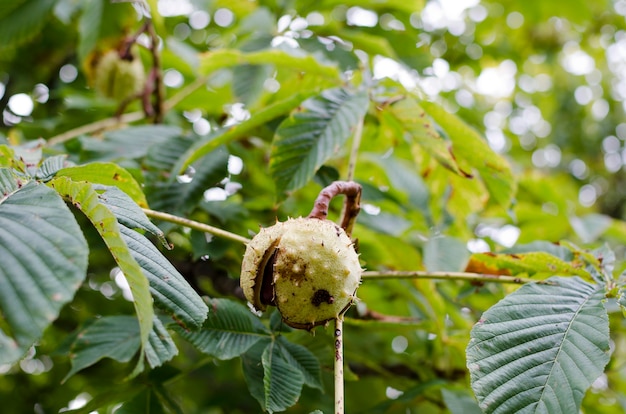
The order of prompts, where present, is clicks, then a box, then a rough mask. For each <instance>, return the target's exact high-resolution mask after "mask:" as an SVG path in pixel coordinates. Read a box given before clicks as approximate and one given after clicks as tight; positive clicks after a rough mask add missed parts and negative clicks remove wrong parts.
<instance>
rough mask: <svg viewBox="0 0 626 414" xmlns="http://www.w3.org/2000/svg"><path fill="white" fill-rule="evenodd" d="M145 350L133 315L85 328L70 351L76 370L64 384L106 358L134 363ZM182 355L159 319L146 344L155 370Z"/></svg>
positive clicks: (98, 321) (89, 325)
mask: <svg viewBox="0 0 626 414" xmlns="http://www.w3.org/2000/svg"><path fill="white" fill-rule="evenodd" d="M140 346H141V342H140V338H139V323H138V322H137V318H136V317H134V316H130V315H115V316H106V317H103V318H100V319H96V320H95V321H93V322H91V323H90V324H88V325H87V326H85V327H84V328H83V329H82V330H81V331H80V332H79V334H78V335H77V336H76V339H75V341H74V342H73V343H72V346H71V348H70V361H71V363H72V368H71V369H70V372H68V373H67V375H66V376H65V378H64V379H63V381H66V380H67V379H68V378H69V377H71V376H72V375H74V374H76V373H77V372H78V371H80V370H83V369H85V368H87V367H89V366H91V365H93V364H95V363H96V362H98V361H100V360H101V359H103V358H111V359H114V360H116V361H118V362H128V361H130V360H131V359H132V358H133V357H134V356H135V355H136V354H137V351H138V350H139V348H140ZM177 353H178V350H177V349H176V345H175V344H174V341H173V340H172V338H171V337H170V335H169V333H168V332H167V330H166V329H165V328H164V327H163V324H162V323H161V321H160V320H159V319H158V318H155V319H154V325H153V329H152V331H151V332H150V336H149V341H148V343H147V344H146V357H147V359H148V363H149V364H150V366H151V367H152V368H155V367H158V366H161V365H163V364H164V363H165V362H167V361H169V360H171V359H172V358H173V357H174V355H176V354H177Z"/></svg>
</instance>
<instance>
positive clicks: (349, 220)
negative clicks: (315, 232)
mask: <svg viewBox="0 0 626 414" xmlns="http://www.w3.org/2000/svg"><path fill="white" fill-rule="evenodd" d="M339 194H343V195H345V196H346V201H345V202H344V209H343V217H342V218H341V227H342V228H343V229H344V230H345V231H346V233H347V234H348V236H350V234H351V233H352V227H353V226H354V222H355V220H356V216H357V215H358V214H359V211H361V185H360V184H358V183H356V182H354V181H335V182H334V183H332V184H330V185H329V186H328V187H325V188H324V189H323V190H322V191H320V194H319V195H318V196H317V200H315V204H314V205H313V210H311V214H309V218H318V219H322V220H323V219H326V218H327V217H328V206H329V205H330V200H332V199H333V198H334V197H336V196H338V195H339Z"/></svg>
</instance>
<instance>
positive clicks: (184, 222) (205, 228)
mask: <svg viewBox="0 0 626 414" xmlns="http://www.w3.org/2000/svg"><path fill="white" fill-rule="evenodd" d="M142 210H143V212H144V213H145V214H146V215H147V216H148V217H152V218H155V219H159V220H163V221H167V222H170V223H174V224H179V225H181V226H184V227H189V228H190V229H194V230H198V231H202V232H204V233H210V234H213V235H214V236H217V237H223V238H225V239H229V240H233V241H236V242H239V243H243V244H248V243H249V242H250V239H248V238H245V237H243V236H240V235H238V234H235V233H231V232H229V231H226V230H222V229H220V228H218V227H213V226H209V225H208V224H204V223H200V222H199V221H194V220H189V219H187V218H184V217H179V216H175V215H173V214H169V213H164V212H162V211H155V210H150V209H147V208H144V209H142Z"/></svg>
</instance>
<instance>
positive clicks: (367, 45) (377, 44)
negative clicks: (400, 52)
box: [337, 29, 397, 59]
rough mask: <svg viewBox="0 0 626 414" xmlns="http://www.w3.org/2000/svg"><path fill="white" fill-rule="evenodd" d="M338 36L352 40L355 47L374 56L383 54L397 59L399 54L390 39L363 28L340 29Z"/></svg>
mask: <svg viewBox="0 0 626 414" xmlns="http://www.w3.org/2000/svg"><path fill="white" fill-rule="evenodd" d="M337 36H339V37H340V38H341V39H343V40H347V41H348V42H351V43H352V44H353V45H354V48H355V49H361V50H363V51H364V52H366V53H368V54H370V55H372V56H375V55H381V56H388V57H390V58H394V59H397V54H396V52H395V50H393V47H392V46H391V44H390V43H389V40H387V39H386V38H385V37H383V36H376V35H373V34H370V33H366V32H364V31H363V30H351V29H341V30H338V31H337Z"/></svg>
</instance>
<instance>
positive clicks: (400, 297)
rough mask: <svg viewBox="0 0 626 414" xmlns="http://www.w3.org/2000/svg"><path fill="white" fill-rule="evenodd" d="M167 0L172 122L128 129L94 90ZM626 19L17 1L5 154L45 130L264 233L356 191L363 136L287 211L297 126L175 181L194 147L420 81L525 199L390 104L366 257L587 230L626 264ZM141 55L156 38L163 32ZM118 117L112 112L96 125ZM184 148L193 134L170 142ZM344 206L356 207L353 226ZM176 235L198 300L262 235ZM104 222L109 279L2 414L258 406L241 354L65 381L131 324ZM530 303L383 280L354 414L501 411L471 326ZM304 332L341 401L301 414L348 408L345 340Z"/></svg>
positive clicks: (14, 370)
mask: <svg viewBox="0 0 626 414" xmlns="http://www.w3.org/2000/svg"><path fill="white" fill-rule="evenodd" d="M150 9H151V10H152V13H151V16H152V22H153V25H154V29H155V32H156V35H157V36H158V37H159V39H160V41H161V44H160V72H159V74H160V75H162V81H163V87H164V98H165V99H166V105H165V108H166V111H165V113H164V125H157V126H150V125H149V124H150V119H148V118H147V117H145V116H144V114H143V112H142V106H141V103H140V101H139V100H135V101H133V102H130V104H129V105H127V106H125V107H124V108H122V110H123V111H124V112H126V113H127V114H131V115H130V116H129V117H126V118H124V117H122V118H121V121H122V122H121V124H120V123H118V122H117V120H116V119H111V118H112V117H115V116H116V114H119V111H120V102H119V101H116V100H114V99H110V98H105V97H103V96H102V94H100V93H98V92H97V91H95V90H94V82H95V81H94V77H95V76H96V75H95V69H94V68H95V66H96V65H97V62H98V60H99V59H100V58H101V57H102V56H103V55H104V54H105V53H106V52H107V51H108V50H111V49H113V48H118V47H120V44H121V43H122V42H123V41H124V39H125V37H126V36H129V35H132V34H133V33H136V32H137V31H138V30H139V29H140V27H141V25H142V24H143V22H144V21H145V19H146V17H147V16H148V15H149V14H150V13H149V12H148V10H150ZM625 15H626V1H625V0H613V1H611V0H599V1H594V2H587V1H583V0H573V1H568V2H564V1H552V2H550V1H548V2H515V1H510V0H508V1H507V0H504V1H487V0H484V1H480V0H430V1H419V0H413V1H406V0H392V1H386V2H381V1H377V0H358V1H357V0H353V1H341V2H340V1H336V0H319V1H316V2H310V1H300V0H264V1H261V0H258V1H251V0H229V1H222V0H149V1H147V2H146V3H131V2H124V1H115V2H109V1H108V0H86V1H75V0H17V1H13V2H3V3H2V4H0V110H1V111H2V119H1V120H0V121H1V128H0V143H10V144H12V145H21V144H25V143H27V142H29V141H33V140H36V139H38V138H40V137H43V138H44V139H45V140H48V143H49V144H48V145H45V146H44V153H45V154H46V155H55V154H68V156H69V159H70V160H71V161H74V162H76V163H85V162H90V161H95V160H106V161H113V162H116V163H118V164H120V165H122V166H123V167H125V168H127V169H128V170H129V171H130V172H131V173H132V174H133V175H134V176H135V178H136V179H137V180H138V181H139V182H140V183H143V184H144V185H145V187H144V189H145V192H146V195H147V197H148V201H149V203H150V206H151V207H152V208H154V209H158V210H163V211H167V212H170V213H174V214H178V215H183V216H186V217H190V218H193V219H195V220H199V221H202V222H206V223H209V224H212V225H214V226H217V227H221V228H224V229H226V230H228V231H230V232H233V233H237V234H241V235H245V236H250V235H252V234H254V232H255V231H257V229H258V227H259V225H262V226H267V225H270V224H272V223H273V222H274V221H275V220H276V219H277V218H278V219H280V220H284V219H285V218H286V217H288V216H299V215H305V214H307V213H308V212H309V210H310V208H311V204H312V201H313V200H314V198H315V196H316V194H317V192H318V191H319V190H320V189H321V186H322V185H325V184H327V183H329V182H330V181H332V180H334V179H337V178H343V177H345V174H346V171H347V159H348V154H349V148H348V146H346V148H339V149H338V153H337V156H336V157H334V158H333V159H332V160H331V161H330V162H328V163H327V164H326V165H325V166H324V167H323V168H322V169H320V170H319V171H318V173H317V174H316V176H315V179H314V180H312V181H311V182H310V183H308V184H307V185H306V186H304V187H303V188H301V189H299V190H297V191H295V192H293V193H292V194H290V195H289V197H287V198H286V199H284V200H282V198H283V196H282V195H281V194H280V193H279V192H277V190H276V187H275V185H274V182H273V180H272V178H271V176H270V174H269V173H268V157H269V154H270V152H271V143H272V137H273V135H274V132H275V130H276V128H277V126H278V123H279V121H280V119H278V120H276V119H273V120H271V121H270V122H267V123H264V124H262V125H259V126H256V127H254V128H253V129H252V130H251V131H250V132H249V133H248V134H246V136H245V137H242V138H241V139H238V140H236V141H233V142H230V143H229V144H228V145H227V146H225V147H221V148H220V149H219V150H216V151H213V152H211V153H210V154H209V155H208V156H207V158H203V159H201V160H200V161H199V162H197V163H195V164H193V169H188V170H187V173H186V174H183V175H181V176H179V177H178V179H177V181H176V182H175V183H174V184H172V183H171V182H170V181H168V179H169V176H170V174H172V173H175V172H176V171H175V169H174V167H175V163H176V161H177V160H178V157H180V156H181V155H182V154H183V153H184V151H186V150H187V149H188V148H189V146H191V145H192V144H193V143H194V142H196V141H198V140H202V139H205V138H206V137H207V136H210V134H211V133H212V131H215V130H216V129H218V128H220V127H222V126H228V125H237V124H240V123H241V122H245V121H246V120H247V119H249V118H250V117H251V114H252V116H253V115H254V114H255V113H258V112H259V111H261V110H262V109H263V108H266V107H268V106H270V105H271V104H273V103H276V102H279V101H281V100H284V99H286V98H289V97H290V96H292V95H293V94H294V93H296V92H306V91H314V90H317V91H319V90H321V89H326V88H330V87H334V86H339V85H342V84H354V85H359V84H361V83H364V84H366V85H367V86H368V87H369V90H370V96H371V99H372V100H373V101H374V102H375V103H380V104H381V105H382V104H383V103H384V101H386V100H388V99H393V98H394V97H395V96H398V95H399V94H403V93H406V92H405V91H409V92H410V93H412V94H415V95H416V96H419V97H420V98H421V99H423V100H432V101H435V102H438V103H440V104H441V105H443V106H444V107H445V108H446V109H447V110H448V111H449V112H452V113H456V114H457V115H458V116H459V117H460V118H462V119H463V120H465V121H466V122H467V123H468V124H470V125H472V126H473V127H475V128H476V129H477V130H478V131H479V132H480V133H481V134H482V135H483V136H484V137H485V139H486V141H487V142H488V144H489V146H490V147H491V149H492V150H494V151H495V152H497V153H499V154H502V155H503V156H504V157H506V158H507V159H508V160H509V162H510V163H511V165H512V168H513V171H514V174H515V177H516V181H517V192H516V194H515V195H514V198H513V200H512V203H511V205H510V206H504V207H503V206H502V205H501V204H498V203H494V202H493V200H491V202H490V200H489V199H488V197H487V196H486V191H485V188H484V187H481V186H482V184H481V183H480V182H479V181H477V180H466V179H463V178H461V177H452V178H451V176H450V174H447V172H446V171H445V170H444V169H443V168H441V167H439V166H433V164H432V163H430V162H428V160H427V159H426V160H425V162H423V163H419V162H416V160H418V159H419V157H420V155H419V154H417V155H416V151H415V148H412V147H411V145H410V144H408V143H407V142H406V141H405V140H404V138H403V136H402V133H400V134H396V133H394V132H397V131H394V130H393V129H392V128H391V126H390V125H389V124H385V122H387V121H388V120H387V121H386V119H385V117H384V116H383V115H381V114H380V108H379V107H376V108H374V106H376V105H371V106H370V110H369V112H368V114H367V115H366V120H365V124H364V130H363V141H362V144H361V149H360V156H359V163H358V165H357V168H356V179H357V181H359V182H361V183H362V184H363V185H364V194H363V201H364V207H363V212H362V214H361V216H360V217H359V220H358V223H357V227H356V228H355V232H354V234H355V236H357V237H358V238H359V246H360V252H361V255H362V256H361V257H362V259H363V264H364V266H365V267H367V268H368V269H369V270H385V269H391V270H424V269H426V270H429V271H435V270H463V269H464V268H465V267H466V266H467V263H468V260H469V258H470V255H471V254H472V253H480V252H486V251H491V252H499V251H503V250H505V249H511V248H513V249H515V248H520V249H521V248H524V245H526V244H529V243H533V242H537V241H547V242H558V241H560V240H564V239H566V240H571V241H572V242H574V243H577V244H580V245H584V246H585V247H588V248H596V247H599V246H602V245H604V244H606V243H608V244H609V245H610V246H611V248H613V249H614V250H615V251H616V254H617V258H618V261H617V263H616V271H617V272H619V271H621V270H622V269H623V268H624V267H625V266H624V264H625V263H624V261H623V257H624V247H623V246H624V241H626V224H625V223H624V220H625V219H626V210H625V209H624V201H625V198H626V180H625V178H624V164H625V163H626V147H625V141H626V117H625V116H624V112H625V110H626V21H625ZM138 43H139V44H140V45H145V44H148V43H149V39H147V37H146V34H145V33H144V34H142V35H140V36H139V38H138ZM221 49H233V50H235V49H236V50H239V51H241V52H242V53H243V54H244V55H245V53H254V52H258V51H264V50H268V49H276V50H282V51H287V52H288V53H290V54H293V55H294V56H311V57H313V59H312V61H311V66H310V67H308V68H307V70H304V71H302V70H298V69H292V68H289V67H288V66H286V67H281V66H280V65H272V64H262V65H252V64H247V63H255V62H253V61H252V62H246V60H245V58H242V57H241V56H239V57H238V58H237V59H235V60H234V61H233V64H231V65H225V64H224V63H223V61H219V60H218V58H223V59H226V58H227V57H224V56H221V57H220V55H219V54H217V53H218V52H216V51H219V50H221ZM207 52H210V53H209V54H207ZM138 53H139V58H140V59H141V61H142V62H143V66H144V68H145V74H146V75H149V68H150V67H152V65H153V61H152V58H153V56H152V55H151V53H150V52H149V50H148V49H147V48H145V47H143V48H140V50H139V52H138ZM212 53H214V54H212ZM242 56H243V55H242ZM333 74H334V75H333ZM102 120H109V121H110V122H108V123H105V124H102V125H101V126H102V128H90V127H89V126H93V125H94V123H96V122H100V121H102ZM123 121H133V122H135V123H134V124H132V125H133V126H132V127H131V126H128V127H126V125H125V123H124V122H123ZM97 125H99V124H96V126H97ZM84 126H88V128H87V129H86V130H84V131H83V130H81V129H78V130H75V128H82V127H84ZM68 131H70V132H69V134H68ZM390 131H391V132H390ZM181 135H184V136H185V137H186V138H185V139H184V140H180V141H176V144H173V143H172V140H171V137H174V136H181ZM194 173H195V174H197V176H198V177H202V180H194V177H195V174H194ZM280 200H282V201H280ZM339 210H340V205H339V204H338V203H333V205H332V212H333V213H332V214H334V218H336V217H337V216H338V214H339ZM161 227H162V228H163V229H164V230H165V231H166V232H167V238H168V240H169V241H170V242H171V243H173V244H174V246H175V249H174V250H172V251H171V252H166V253H165V254H167V256H168V258H169V259H170V260H171V261H172V262H173V263H174V264H175V266H176V267H177V268H178V269H179V270H180V271H181V273H182V274H183V275H184V276H185V277H186V278H187V279H188V280H189V281H190V283H191V284H192V286H194V288H195V289H197V290H198V292H200V293H201V294H203V295H208V296H211V297H230V298H239V299H240V298H241V294H240V292H239V291H238V289H237V286H238V277H239V267H240V259H241V256H242V254H243V246H242V245H241V244H238V243H236V242H233V241H228V240H223V239H219V238H212V239H211V238H208V239H207V237H206V236H205V235H204V234H201V233H198V232H196V231H188V230H186V229H183V228H180V227H176V226H174V225H169V224H164V223H162V224H161ZM84 231H85V232H86V237H87V238H88V240H89V243H90V246H91V253H90V265H89V266H90V268H89V274H88V276H87V279H86V281H85V282H84V284H83V287H82V288H81V289H80V290H79V293H78V294H77V296H76V298H75V299H74V301H73V302H72V303H71V305H69V306H67V307H66V308H65V309H64V311H63V312H62V314H61V317H60V318H59V319H58V320H57V321H56V322H55V323H54V324H53V325H52V327H51V328H50V329H49V330H48V331H47V332H46V333H45V336H44V337H43V338H42V340H41V341H40V343H39V344H38V345H37V346H36V347H34V348H33V349H32V350H31V352H30V353H29V355H28V356H27V357H26V358H25V359H24V360H23V361H22V362H21V363H20V364H18V365H17V366H15V367H10V366H0V372H1V373H2V377H0V401H2V402H3V403H4V404H3V409H2V411H3V412H4V413H26V412H35V413H53V412H54V413H56V412H60V411H63V410H68V409H76V408H79V407H81V406H82V405H84V404H85V403H86V402H87V401H89V400H91V399H92V398H96V399H98V398H101V399H102V400H103V401H105V402H107V404H109V405H110V406H109V408H107V409H106V410H103V411H102V412H105V411H108V412H111V411H113V410H114V407H115V406H116V404H118V403H121V402H123V401H127V402H128V401H130V402H132V404H127V405H126V406H125V407H124V410H126V411H122V409H120V410H118V412H148V409H151V410H152V411H150V412H169V411H172V410H173V409H172V407H175V406H178V407H180V412H185V413H238V412H239V413H249V412H257V411H259V410H260V409H259V406H258V404H257V402H256V401H255V400H254V398H253V397H252V396H251V395H250V393H249V392H248V388H247V386H246V382H245V380H244V377H243V373H242V368H241V362H240V360H239V359H234V360H228V361H218V360H216V359H213V358H210V357H207V356H205V355H202V354H200V353H199V352H198V351H197V350H196V349H195V348H193V347H191V346H189V344H187V343H185V342H184V341H177V345H178V347H179V350H180V352H179V355H178V356H177V357H176V358H175V359H174V360H173V361H172V362H171V363H169V364H167V365H166V366H164V367H161V368H159V369H156V370H154V371H151V372H149V373H147V374H144V375H142V376H140V377H139V378H136V379H134V380H132V381H124V379H125V378H126V376H127V375H128V367H127V366H126V365H123V364H119V363H117V362H114V361H111V360H103V361H101V362H100V363H98V364H96V365H94V366H92V367H89V368H87V369H85V370H83V371H81V372H79V373H77V374H76V375H74V376H73V377H71V378H70V379H68V380H67V381H66V382H64V383H61V380H62V379H63V378H64V377H65V375H66V374H67V372H68V371H69V369H70V365H69V361H68V358H67V351H68V348H67V343H68V342H67V341H68V336H69V337H70V338H71V335H72V333H73V332H75V330H76V329H77V328H79V327H80V326H81V325H83V324H85V323H87V321H89V320H90V319H91V318H93V317H94V316H95V315H112V314H124V313H128V314H132V305H131V304H130V303H129V302H128V301H126V300H125V299H124V298H123V295H122V292H123V289H122V288H121V287H120V286H119V285H118V284H117V283H116V278H115V275H116V272H115V271H114V270H112V268H113V262H112V260H111V258H110V256H109V255H108V253H107V251H106V249H105V247H104V246H103V245H102V243H101V241H99V238H98V237H97V235H96V234H95V232H93V230H89V227H88V226H85V230H84ZM92 233H93V234H92ZM520 246H521V247H520ZM526 249H527V250H528V248H526ZM512 289H514V288H512V287H508V286H501V285H489V284H487V285H484V286H474V285H470V284H467V283H462V282H437V281H433V280H418V281H408V280H385V281H367V282H365V283H363V285H362V286H361V288H360V289H359V297H360V298H361V301H360V302H359V303H358V304H357V306H356V307H355V308H354V309H353V310H351V311H350V313H349V314H348V318H347V320H346V337H345V344H346V347H345V353H346V357H345V359H346V361H347V362H348V364H349V366H348V369H347V372H346V374H347V378H346V380H347V383H346V406H347V411H348V412H354V413H357V412H371V413H378V412H381V413H382V412H389V413H396V412H397V413H399V412H403V413H406V412H415V413H417V412H419V413H422V414H423V413H444V412H453V413H470V412H479V411H478V408H477V406H476V404H475V402H473V397H472V395H471V391H470V389H469V386H468V381H469V380H468V374H467V370H466V367H465V356H464V350H465V346H466V345H467V341H468V337H469V336H468V335H469V329H470V328H471V326H472V325H473V323H474V322H475V321H476V320H478V318H479V317H480V314H481V313H482V312H483V311H484V310H486V309H487V308H488V307H489V306H491V305H493V304H494V303H495V302H496V301H497V300H498V299H500V298H501V297H502V296H503V295H504V294H506V293H508V292H510V291H512ZM611 310H612V309H611ZM625 333H626V327H624V322H623V319H622V318H614V319H612V325H611V334H612V338H613V341H614V355H613V359H612V361H611V363H610V365H609V367H608V369H607V371H606V374H605V375H603V376H602V377H600V379H599V380H598V381H596V383H594V385H593V387H592V389H591V391H590V392H589V393H588V395H587V396H586V398H585V400H584V402H583V410H584V412H586V413H621V412H624V411H625V410H626V394H625V393H624V391H623V390H625V389H626V368H625V365H624V363H625V362H626V359H625V357H626V355H624V349H626V348H624V341H625V338H626V336H625ZM285 335H286V336H288V337H289V339H290V340H292V341H294V342H297V343H300V344H303V345H305V346H307V347H308V348H309V349H310V350H311V351H312V352H313V353H314V354H315V355H316V356H318V357H319V359H320V361H321V364H322V371H323V375H322V378H323V382H324V384H325V390H324V392H321V391H319V390H317V389H311V388H306V387H305V388H304V390H303V394H302V396H301V398H300V400H299V402H298V403H297V405H296V406H294V407H293V408H291V409H290V411H289V412H302V413H308V412H311V411H313V410H315V409H320V410H322V411H323V412H330V411H331V410H332V404H333V399H332V358H333V353H332V352H333V351H332V346H331V345H332V335H331V333H330V332H328V331H327V330H324V329H321V328H318V329H317V330H316V331H315V335H310V334H309V333H306V332H287V333H285ZM146 384H148V387H145V385H146ZM140 385H141V386H142V387H140ZM138 389H141V390H142V391H141V392H140V393H139V394H137V390H138ZM146 401H149V403H146ZM142 404H143V405H142ZM146 404H148V405H146ZM118 406H119V404H118ZM131 410H134V411H131ZM174 412H175V410H174Z"/></svg>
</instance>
